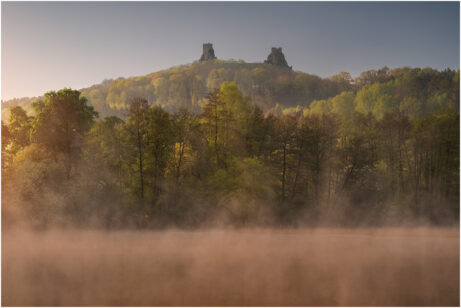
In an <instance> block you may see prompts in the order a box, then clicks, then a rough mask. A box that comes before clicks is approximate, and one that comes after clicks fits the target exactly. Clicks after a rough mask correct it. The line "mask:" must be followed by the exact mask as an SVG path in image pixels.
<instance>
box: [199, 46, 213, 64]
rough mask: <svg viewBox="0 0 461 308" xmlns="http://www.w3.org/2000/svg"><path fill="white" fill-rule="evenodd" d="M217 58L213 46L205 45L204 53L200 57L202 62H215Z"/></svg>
mask: <svg viewBox="0 0 461 308" xmlns="http://www.w3.org/2000/svg"><path fill="white" fill-rule="evenodd" d="M214 59H216V56H215V54H214V49H213V44H211V43H205V44H203V53H202V56H201V57H200V61H208V60H214Z"/></svg>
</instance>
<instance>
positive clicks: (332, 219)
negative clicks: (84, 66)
mask: <svg viewBox="0 0 461 308" xmlns="http://www.w3.org/2000/svg"><path fill="white" fill-rule="evenodd" d="M250 83H251V86H249V84H250ZM458 83H459V71H458V72H454V71H451V70H446V71H442V72H439V71H435V70H432V69H427V68H426V69H412V68H399V69H394V70H389V69H387V68H383V69H380V70H373V71H368V72H365V73H363V74H362V75H360V76H359V78H356V79H355V80H354V81H352V80H351V78H350V75H348V74H347V73H341V74H339V75H336V76H333V77H331V78H330V79H325V80H324V79H320V78H318V77H315V76H312V75H308V74H303V73H294V72H292V71H290V70H280V69H279V68H273V67H271V66H270V65H260V64H245V63H240V62H223V61H209V62H208V63H195V64H193V65H191V66H185V67H177V68H173V69H171V70H166V71H162V72H159V73H155V74H152V75H148V76H145V77H137V78H130V79H119V80H114V81H106V82H104V83H103V84H102V85H101V87H100V88H98V87H95V88H92V89H87V91H88V92H87V93H88V94H89V95H90V97H91V98H92V100H95V101H97V102H98V103H97V104H98V106H99V107H98V108H102V107H101V106H106V107H107V102H108V101H109V102H110V104H112V105H113V106H115V107H114V108H116V109H118V110H120V111H122V110H123V112H126V116H125V117H124V119H125V121H124V120H122V119H121V118H118V117H115V116H110V117H105V118H104V119H102V120H98V121H95V117H96V115H97V114H96V112H95V111H94V110H93V108H92V107H90V106H88V104H87V101H86V99H85V98H84V97H82V96H81V95H80V92H78V91H73V90H69V89H64V90H61V91H58V92H48V93H46V94H45V95H44V98H43V99H42V100H37V101H35V102H34V103H33V105H32V106H33V109H34V116H30V115H29V114H28V113H27V112H26V110H24V109H23V108H21V107H17V106H16V107H15V106H8V108H9V110H10V111H11V115H10V116H9V121H8V122H7V124H4V123H3V122H2V157H3V159H2V171H3V172H4V174H6V176H7V177H8V179H11V180H10V181H4V182H3V183H4V184H5V183H6V186H5V189H6V190H7V191H8V193H7V194H6V196H7V199H6V200H11V198H10V197H11V196H12V195H15V194H13V193H12V191H14V192H17V195H18V198H19V200H21V202H22V203H24V204H28V205H27V206H25V208H24V210H25V211H26V212H27V213H30V215H32V216H33V217H36V219H38V220H40V221H47V222H48V221H52V220H54V219H57V217H58V216H59V217H67V218H68V219H70V220H72V221H73V222H75V223H78V224H85V223H88V222H89V221H90V217H99V219H103V221H104V222H105V223H107V224H108V225H113V224H115V221H118V222H119V223H121V224H122V225H128V221H129V223H131V224H132V225H136V226H141V227H158V226H164V225H166V224H168V225H171V224H173V225H174V224H176V225H180V226H185V225H187V226H196V225H200V224H207V223H210V221H216V220H218V221H220V222H221V223H231V224H235V225H251V224H269V223H281V224H283V223H296V222H300V221H301V220H302V221H304V222H305V221H310V222H312V223H314V222H318V221H322V222H329V223H349V224H366V223H368V224H374V225H375V224H378V223H384V222H385V221H386V219H388V216H387V215H388V213H391V212H392V213H394V214H393V215H394V216H393V217H394V218H395V217H406V218H408V217H410V218H418V219H423V220H427V221H429V222H433V223H442V222H444V221H447V220H451V221H456V219H457V217H458V214H459V85H458ZM215 87H216V89H213V88H215ZM245 89H246V90H245ZM246 91H249V92H246ZM139 93H144V94H146V95H145V96H142V97H139V96H135V95H137V94H139ZM206 93H208V94H206ZM101 102H105V103H101ZM191 102H192V103H191ZM191 104H192V105H193V106H194V108H195V107H196V109H192V110H191V109H190V106H191ZM106 107H104V108H106ZM107 108H108V109H106V111H107V112H109V114H110V112H111V110H112V109H111V108H109V107H107ZM106 111H104V112H106ZM82 154H83V155H82ZM63 163H64V164H63ZM71 170H73V172H71ZM49 200H51V201H50V202H48V201H49ZM7 202H10V201H7ZM21 202H19V204H21ZM47 202H48V203H49V204H50V205H47ZM57 213H59V215H58V214H57ZM120 213H122V214H120ZM42 214H43V215H42ZM301 217H302V219H301ZM124 219H125V220H124Z"/></svg>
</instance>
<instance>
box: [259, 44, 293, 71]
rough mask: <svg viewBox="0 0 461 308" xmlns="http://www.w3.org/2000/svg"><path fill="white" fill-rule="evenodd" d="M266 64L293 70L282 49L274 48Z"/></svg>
mask: <svg viewBox="0 0 461 308" xmlns="http://www.w3.org/2000/svg"><path fill="white" fill-rule="evenodd" d="M264 63H267V64H272V65H277V66H282V67H288V68H291V66H288V63H287V60H285V56H284V55H283V52H282V47H279V48H275V47H272V49H271V53H270V55H269V56H268V57H267V60H266V61H264Z"/></svg>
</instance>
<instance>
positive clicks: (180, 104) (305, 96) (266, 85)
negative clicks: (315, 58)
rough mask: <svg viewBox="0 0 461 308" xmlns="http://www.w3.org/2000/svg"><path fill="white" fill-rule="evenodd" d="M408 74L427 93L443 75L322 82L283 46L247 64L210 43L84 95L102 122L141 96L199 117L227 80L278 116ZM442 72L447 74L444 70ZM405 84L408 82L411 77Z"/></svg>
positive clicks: (376, 75) (19, 102) (387, 74)
mask: <svg viewBox="0 0 461 308" xmlns="http://www.w3.org/2000/svg"><path fill="white" fill-rule="evenodd" d="M408 72H411V73H410V75H413V76H416V75H418V74H420V75H421V76H420V77H417V78H419V79H420V82H419V83H420V87H421V89H424V88H425V87H426V85H427V84H426V82H428V81H429V79H428V78H426V77H424V75H430V74H431V73H434V72H437V71H435V70H433V69H430V68H426V69H424V70H421V69H418V68H416V69H410V68H408V67H404V68H398V69H394V70H389V69H388V68H387V67H384V68H382V69H379V70H370V71H366V72H363V73H362V74H361V75H360V76H359V77H357V78H356V79H355V80H354V79H353V78H352V77H351V75H350V74H349V73H345V72H340V73H338V74H337V75H334V76H332V77H330V78H320V77H318V76H315V75H312V74H308V73H303V72H298V71H295V70H293V69H292V67H291V66H288V63H287V60H286V59H285V57H284V54H283V52H282V48H272V50H271V52H270V54H269V56H268V57H267V60H265V61H264V62H260V63H246V62H245V61H243V60H220V59H218V58H217V57H216V55H215V52H214V49H213V46H212V44H210V43H207V44H204V45H203V54H202V56H201V57H200V60H198V61H195V62H194V63H192V64H187V65H180V66H176V67H173V68H170V69H167V70H162V71H159V72H154V73H151V74H148V75H145V76H137V77H130V78H122V77H120V78H117V79H107V80H104V81H103V82H102V83H100V84H96V85H93V86H90V87H88V88H84V89H81V90H80V91H81V93H82V95H83V96H84V97H86V98H87V99H88V102H89V104H90V105H92V106H93V107H94V108H95V110H96V111H97V112H98V113H99V116H100V117H101V118H104V117H106V116H112V115H115V116H118V117H120V118H122V119H124V118H126V116H127V112H128V108H129V100H130V99H132V98H135V97H142V98H145V99H146V100H147V101H148V102H149V104H150V105H156V106H161V107H163V108H164V109H165V110H166V111H168V112H176V111H178V110H179V109H181V108H186V109H189V110H190V111H192V112H193V113H199V112H200V111H201V108H202V106H203V105H204V104H205V103H206V100H205V97H206V96H207V94H208V93H210V92H212V91H214V90H216V89H219V87H220V86H221V85H222V83H224V82H235V83H236V84H237V86H238V88H239V89H240V91H242V93H243V95H244V96H248V97H250V98H251V100H252V102H253V103H254V104H255V105H257V106H259V107H260V108H261V109H262V110H263V111H264V112H268V111H274V110H275V109H279V110H278V111H276V112H279V113H280V112H282V111H281V110H283V109H285V108H290V107H298V108H309V106H310V105H311V103H312V102H314V101H319V100H325V99H329V98H333V97H335V96H336V95H338V94H340V93H341V92H343V91H354V92H357V91H358V90H360V89H361V88H362V87H364V86H367V85H371V84H374V83H385V82H388V81H392V80H395V79H396V78H398V77H399V76H401V75H402V74H403V73H408ZM445 72H448V75H446V77H447V78H451V76H453V74H454V71H452V70H446V71H445ZM440 74H441V75H440V76H442V75H443V74H442V72H441V73H440ZM442 78H443V77H442ZM403 80H407V81H408V78H406V79H405V78H404V79H403ZM421 82H422V83H421ZM445 86H451V84H445ZM418 95H424V93H419V94H418ZM453 95H454V94H453ZM35 99H37V97H32V98H28V97H27V98H19V99H12V100H7V101H2V120H3V121H6V120H7V119H8V116H9V112H8V109H9V108H10V107H12V106H21V107H23V108H24V109H25V110H26V111H27V112H28V113H31V111H32V109H31V102H32V101H33V100H35ZM426 99H428V98H425V100H426ZM454 107H456V106H454Z"/></svg>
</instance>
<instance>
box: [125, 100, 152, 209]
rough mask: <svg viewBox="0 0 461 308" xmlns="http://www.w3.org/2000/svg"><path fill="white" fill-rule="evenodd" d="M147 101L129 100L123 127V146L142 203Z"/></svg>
mask: <svg viewBox="0 0 461 308" xmlns="http://www.w3.org/2000/svg"><path fill="white" fill-rule="evenodd" d="M148 108H149V105H148V103H147V100H145V99H143V98H140V97H136V98H132V99H131V100H130V113H129V116H128V119H127V121H126V123H125V125H124V127H123V128H124V132H125V138H124V139H125V146H126V147H127V150H128V153H129V154H128V155H129V156H130V157H129V160H130V162H131V163H132V164H131V169H132V170H133V171H135V172H136V173H137V174H138V176H139V198H140V199H141V201H144V182H145V179H144V168H145V163H144V160H145V148H146V146H147V123H148V117H147V109H148Z"/></svg>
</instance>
